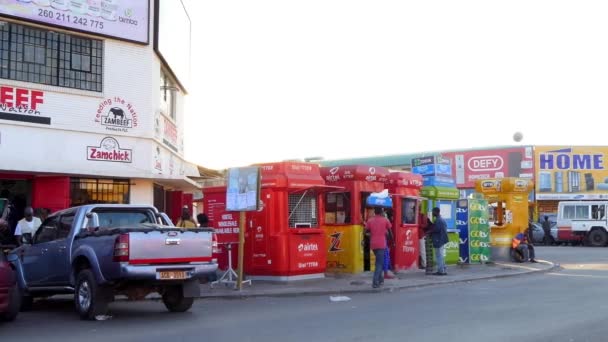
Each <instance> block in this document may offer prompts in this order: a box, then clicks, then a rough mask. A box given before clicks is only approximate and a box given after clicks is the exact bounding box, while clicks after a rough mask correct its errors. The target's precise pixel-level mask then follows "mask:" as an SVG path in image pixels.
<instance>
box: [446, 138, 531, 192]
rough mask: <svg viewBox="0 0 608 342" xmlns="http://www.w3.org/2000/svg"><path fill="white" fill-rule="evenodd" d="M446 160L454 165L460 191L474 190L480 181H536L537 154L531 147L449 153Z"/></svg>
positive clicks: (453, 168)
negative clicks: (509, 178)
mask: <svg viewBox="0 0 608 342" xmlns="http://www.w3.org/2000/svg"><path fill="white" fill-rule="evenodd" d="M442 156H443V157H445V158H448V159H450V160H451V161H452V170H453V174H454V178H455V179H456V186H457V187H458V188H474V187H475V182H476V181H477V180H479V179H489V178H504V177H517V178H528V179H532V178H534V154H533V150H532V147H531V146H525V147H510V148H503V149H497V150H476V151H462V152H446V153H442Z"/></svg>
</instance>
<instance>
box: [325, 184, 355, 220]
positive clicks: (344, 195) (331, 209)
mask: <svg viewBox="0 0 608 342" xmlns="http://www.w3.org/2000/svg"><path fill="white" fill-rule="evenodd" d="M349 222H350V196H349V193H348V192H333V193H327V194H325V223H328V224H344V223H349Z"/></svg>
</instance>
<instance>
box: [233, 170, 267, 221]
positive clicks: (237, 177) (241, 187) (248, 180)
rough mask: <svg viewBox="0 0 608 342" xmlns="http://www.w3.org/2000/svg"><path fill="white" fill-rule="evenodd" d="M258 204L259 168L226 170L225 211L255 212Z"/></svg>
mask: <svg viewBox="0 0 608 342" xmlns="http://www.w3.org/2000/svg"><path fill="white" fill-rule="evenodd" d="M259 203H260V168H259V167H257V166H253V167H240V168H232V169H229V170H228V188H227V191H226V210H227V211H257V210H258V209H259Z"/></svg>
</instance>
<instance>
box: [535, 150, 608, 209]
mask: <svg viewBox="0 0 608 342" xmlns="http://www.w3.org/2000/svg"><path fill="white" fill-rule="evenodd" d="M607 156H608V148H606V147H597V146H538V147H536V148H535V158H536V163H537V164H536V165H537V170H536V172H537V174H536V180H537V181H536V199H537V200H592V199H608V165H607V164H606V160H607Z"/></svg>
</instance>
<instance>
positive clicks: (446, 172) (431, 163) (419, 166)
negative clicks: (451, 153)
mask: <svg viewBox="0 0 608 342" xmlns="http://www.w3.org/2000/svg"><path fill="white" fill-rule="evenodd" d="M412 173H416V174H419V175H422V176H423V177H427V176H445V177H451V176H452V167H451V161H450V160H449V159H446V158H443V157H442V156H428V157H420V158H414V159H412Z"/></svg>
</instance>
